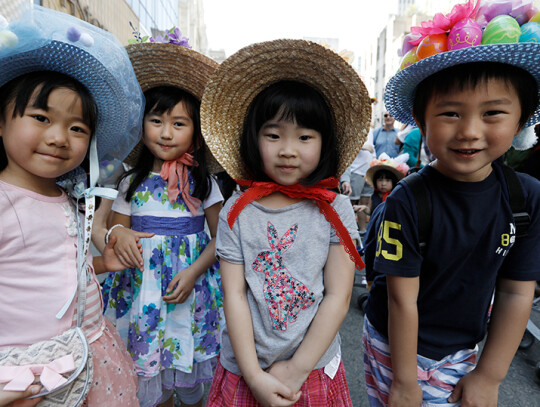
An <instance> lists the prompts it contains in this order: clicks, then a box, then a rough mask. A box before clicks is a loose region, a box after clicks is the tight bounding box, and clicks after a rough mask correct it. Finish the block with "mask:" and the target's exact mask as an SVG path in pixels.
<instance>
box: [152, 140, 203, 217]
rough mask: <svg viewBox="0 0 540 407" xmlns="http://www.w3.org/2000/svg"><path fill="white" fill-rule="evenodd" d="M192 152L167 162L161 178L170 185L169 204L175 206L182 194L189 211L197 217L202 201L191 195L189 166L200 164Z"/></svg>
mask: <svg viewBox="0 0 540 407" xmlns="http://www.w3.org/2000/svg"><path fill="white" fill-rule="evenodd" d="M191 152H192V150H190V151H188V152H187V153H184V154H182V155H181V156H180V157H178V158H177V159H176V160H170V161H165V162H164V163H163V165H162V166H161V172H160V173H159V175H161V178H163V179H164V180H165V181H168V185H169V202H170V203H171V205H172V204H174V202H175V201H176V198H178V195H179V194H180V191H181V192H182V198H183V199H184V202H185V203H186V206H187V207H188V209H189V211H190V212H191V213H192V215H193V216H197V213H198V212H199V207H200V206H201V200H200V199H198V198H195V197H193V196H191V195H190V194H189V178H188V173H189V169H188V167H189V166H193V165H194V166H197V165H199V163H197V161H195V160H194V159H193V156H192V155H191V154H190V153H191ZM178 181H180V190H179V189H178Z"/></svg>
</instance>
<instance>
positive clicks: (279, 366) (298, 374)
mask: <svg viewBox="0 0 540 407" xmlns="http://www.w3.org/2000/svg"><path fill="white" fill-rule="evenodd" d="M266 371H267V372H268V373H270V374H271V375H272V376H274V377H275V378H277V379H278V380H279V381H280V382H281V383H287V386H289V388H290V389H291V390H292V391H293V392H298V391H299V390H300V388H301V387H302V385H303V384H304V382H305V381H306V380H307V378H308V376H309V373H310V372H302V371H300V370H299V369H297V368H296V366H295V365H294V363H293V362H292V360H281V361H279V362H276V363H274V364H273V365H272V366H270V367H269V368H268V369H267V370H266Z"/></svg>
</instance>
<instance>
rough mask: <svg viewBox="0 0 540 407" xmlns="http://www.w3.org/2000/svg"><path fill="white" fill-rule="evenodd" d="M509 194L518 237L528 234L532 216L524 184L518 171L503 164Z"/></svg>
mask: <svg viewBox="0 0 540 407" xmlns="http://www.w3.org/2000/svg"><path fill="white" fill-rule="evenodd" d="M501 169H502V172H503V174H504V178H505V180H506V186H507V188H508V194H509V196H510V207H511V208H512V215H513V217H514V223H515V225H516V238H519V237H524V236H527V234H528V230H529V225H530V223H531V217H530V216H529V214H528V213H527V208H526V207H525V195H524V194H523V186H522V185H521V182H520V181H519V178H518V176H517V174H516V172H515V171H514V170H513V169H512V168H510V167H509V166H507V165H501Z"/></svg>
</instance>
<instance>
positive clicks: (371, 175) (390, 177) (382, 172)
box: [353, 153, 409, 215]
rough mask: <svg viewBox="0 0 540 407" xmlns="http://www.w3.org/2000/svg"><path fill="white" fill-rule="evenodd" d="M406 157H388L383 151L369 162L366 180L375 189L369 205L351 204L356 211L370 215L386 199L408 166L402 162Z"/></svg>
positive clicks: (405, 172)
mask: <svg viewBox="0 0 540 407" xmlns="http://www.w3.org/2000/svg"><path fill="white" fill-rule="evenodd" d="M407 158H408V156H405V155H400V156H397V157H396V158H390V157H388V155H386V154H385V153H383V154H381V156H380V157H379V158H378V159H375V160H373V161H371V162H370V163H369V169H368V170H367V171H366V182H367V183H368V184H369V185H371V186H372V187H373V188H374V190H375V191H374V192H373V194H372V195H371V205H370V206H369V207H368V206H367V205H353V209H354V211H355V212H356V213H358V212H363V213H365V214H366V215H370V214H372V213H373V212H374V211H375V208H377V206H379V205H380V204H381V203H383V202H384V201H386V198H387V197H388V195H390V193H391V192H392V190H393V189H394V188H395V187H396V185H397V183H398V182H399V180H401V179H402V178H403V177H404V176H405V174H407V171H408V170H409V166H408V165H407V164H405V163H404V162H405V161H407Z"/></svg>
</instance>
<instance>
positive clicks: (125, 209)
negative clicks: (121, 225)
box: [111, 177, 131, 216]
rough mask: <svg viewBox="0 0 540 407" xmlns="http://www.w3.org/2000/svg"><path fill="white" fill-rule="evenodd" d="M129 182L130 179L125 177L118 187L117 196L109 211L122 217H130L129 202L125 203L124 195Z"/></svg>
mask: <svg viewBox="0 0 540 407" xmlns="http://www.w3.org/2000/svg"><path fill="white" fill-rule="evenodd" d="M130 182H131V177H125V178H124V179H123V180H122V181H121V182H120V185H119V186H118V195H117V196H116V199H115V200H114V202H113V204H112V208H111V210H113V211H115V212H117V213H120V214H122V215H127V216H131V202H126V194H127V190H128V188H129V184H130Z"/></svg>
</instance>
